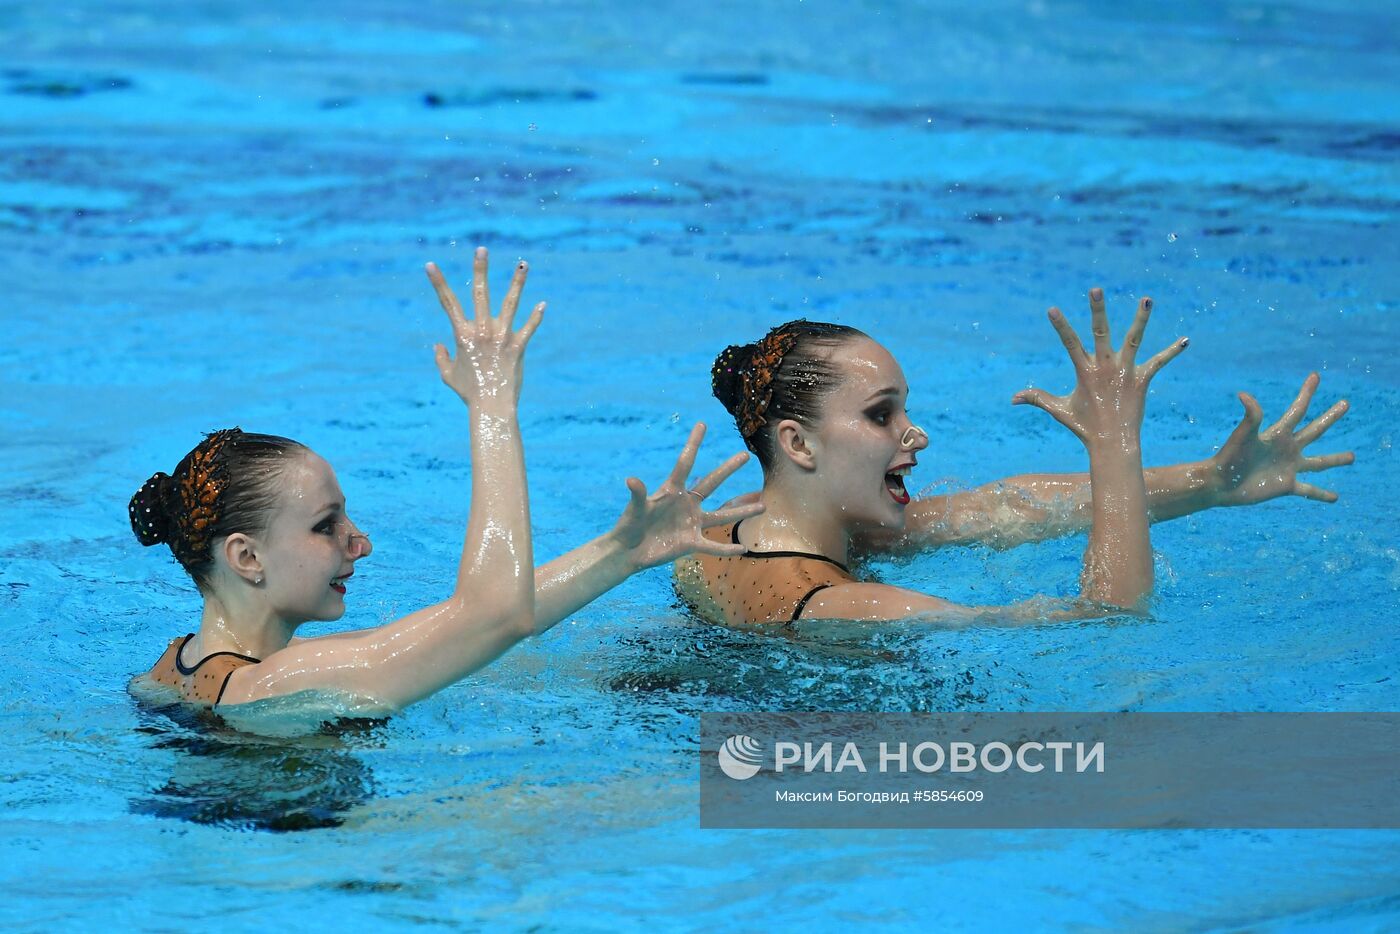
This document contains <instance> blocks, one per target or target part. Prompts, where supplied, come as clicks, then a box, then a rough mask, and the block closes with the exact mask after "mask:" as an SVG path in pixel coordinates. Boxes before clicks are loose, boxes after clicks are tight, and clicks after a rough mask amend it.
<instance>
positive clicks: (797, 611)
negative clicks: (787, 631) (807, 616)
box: [792, 584, 835, 623]
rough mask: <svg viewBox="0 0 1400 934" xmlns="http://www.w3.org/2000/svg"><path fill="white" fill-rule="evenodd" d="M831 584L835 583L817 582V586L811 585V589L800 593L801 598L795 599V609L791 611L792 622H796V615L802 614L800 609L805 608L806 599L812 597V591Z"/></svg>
mask: <svg viewBox="0 0 1400 934" xmlns="http://www.w3.org/2000/svg"><path fill="white" fill-rule="evenodd" d="M833 586H835V585H834V584H818V585H817V586H815V587H813V588H812V589H811V590H809V591H807V592H806V593H805V594H803V595H802V599H801V600H798V601H797V609H795V610H793V611H792V622H794V623H795V622H797V617H799V616H801V615H802V611H803V610H805V609H807V601H808V600H810V599H812V595H813V594H814V593H816V592H817V591H819V590H825V589H826V588H828V587H833Z"/></svg>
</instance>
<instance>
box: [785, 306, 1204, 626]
mask: <svg viewBox="0 0 1400 934" xmlns="http://www.w3.org/2000/svg"><path fill="white" fill-rule="evenodd" d="M1089 307H1090V310H1091V312H1092V315H1093V332H1094V352H1093V354H1092V355H1091V354H1089V353H1088V352H1087V351H1086V350H1085V349H1084V346H1083V344H1082V343H1080V340H1079V337H1078V336H1077V335H1076V334H1075V333H1074V329H1073V328H1072V327H1070V325H1069V322H1067V321H1066V320H1065V318H1064V315H1063V314H1061V313H1060V310H1059V309H1058V308H1052V309H1050V321H1051V323H1052V324H1053V325H1054V327H1055V330H1056V331H1057V332H1058V333H1059V335H1060V339H1061V341H1062V342H1063V343H1064V345H1065V350H1066V351H1067V352H1068V353H1069V357H1070V360H1071V361H1072V362H1073V364H1074V369H1075V374H1076V376H1077V381H1076V385H1075V388H1074V391H1073V392H1072V393H1070V394H1069V395H1068V396H1052V395H1049V394H1048V393H1046V392H1043V391H1041V390H1038V389H1030V390H1023V391H1021V392H1018V393H1017V394H1016V395H1015V396H1013V397H1012V402H1013V403H1016V404H1025V405H1034V406H1036V407H1038V408H1041V409H1044V410H1045V411H1046V412H1049V413H1050V415H1051V416H1053V417H1054V418H1055V420H1056V421H1058V422H1059V423H1060V424H1062V425H1064V426H1065V427H1066V428H1068V429H1070V431H1072V432H1074V434H1075V436H1076V437H1078V438H1079V439H1080V441H1082V442H1083V443H1084V446H1085V448H1086V449H1087V450H1088V453H1089V476H1090V484H1091V488H1092V494H1093V495H1092V500H1093V502H1092V507H1091V516H1092V518H1091V527H1090V530H1089V547H1088V548H1087V549H1086V551H1085V553H1084V566H1083V571H1082V573H1081V575H1080V595H1079V599H1078V601H1076V602H1075V603H1074V605H1072V606H1069V607H1063V608H1058V609H1055V608H1052V605H1053V604H1054V603H1055V602H1056V601H1047V600H1046V599H1045V598H1039V599H1037V600H1034V601H1030V602H1029V603H1027V604H1018V605H1016V606H1013V607H1001V608H995V607H964V606H958V605H955V604H951V603H949V602H948V601H944V600H940V599H938V598H935V597H928V596H925V595H922V594H914V593H912V592H910V591H904V590H900V589H899V588H894V587H887V586H885V585H881V584H844V585H838V586H836V587H830V588H827V589H826V590H823V591H820V592H819V593H818V594H817V595H816V596H815V597H814V598H813V600H812V601H811V603H809V604H808V610H807V611H805V612H804V614H803V615H804V616H807V617H813V618H815V617H818V616H831V617H847V616H851V617H855V618H864V619H890V618H902V617H908V616H912V615H925V616H929V617H931V618H937V619H938V620H939V621H943V622H948V621H957V620H963V621H966V620H969V619H973V618H988V619H1000V620H1001V621H1004V622H1012V623H1016V622H1027V621H1030V620H1031V619H1072V618H1084V617H1087V616H1097V615H1102V614H1103V613H1104V612H1105V610H1106V608H1113V607H1116V608H1121V609H1127V610H1134V611H1135V610H1139V609H1141V608H1142V606H1143V604H1144V603H1145V602H1146V599H1147V597H1148V596H1149V595H1150V594H1151V591H1152V546H1151V542H1150V540H1149V537H1148V519H1147V489H1146V485H1145V483H1144V481H1143V471H1142V445H1141V429H1142V415H1143V407H1144V404H1145V401H1146V394H1147V386H1148V384H1149V383H1150V382H1151V380H1152V377H1153V376H1154V375H1156V373H1157V371H1158V370H1160V369H1161V368H1162V367H1163V366H1165V365H1166V363H1167V362H1168V361H1169V360H1171V359H1172V358H1173V357H1175V356H1176V355H1177V354H1179V353H1180V352H1181V351H1182V350H1183V349H1185V347H1186V339H1185V338H1182V339H1181V340H1178V341H1176V342H1174V343H1173V344H1171V345H1170V346H1169V347H1167V348H1166V349H1165V350H1163V351H1161V352H1160V353H1158V354H1157V355H1156V356H1154V357H1153V358H1152V359H1150V360H1148V361H1147V362H1146V363H1144V364H1142V365H1138V364H1137V362H1136V358H1137V351H1138V347H1139V345H1140V344H1141V343H1142V335H1143V331H1144V330H1145V328H1146V326H1147V319H1148V316H1149V315H1150V313H1151V309H1152V301H1151V299H1147V298H1144V299H1143V300H1142V301H1141V302H1140V303H1139V304H1138V310H1137V316H1136V317H1135V318H1134V319H1133V323H1132V325H1131V326H1130V327H1129V329H1128V334H1127V337H1126V339H1125V340H1124V342H1123V346H1122V347H1121V348H1120V349H1119V350H1117V351H1115V350H1114V349H1113V345H1112V342H1111V340H1110V337H1109V328H1108V315H1107V312H1106V310H1105V308H1104V301H1103V291H1102V290H1101V289H1093V290H1092V291H1091V292H1090V293H1089Z"/></svg>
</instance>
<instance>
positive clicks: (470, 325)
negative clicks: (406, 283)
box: [426, 247, 544, 406]
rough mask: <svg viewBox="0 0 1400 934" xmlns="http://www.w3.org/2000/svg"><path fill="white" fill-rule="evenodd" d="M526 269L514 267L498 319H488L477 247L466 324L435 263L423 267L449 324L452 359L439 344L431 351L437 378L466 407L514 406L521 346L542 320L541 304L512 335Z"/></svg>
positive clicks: (488, 301) (521, 362)
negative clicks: (435, 360)
mask: <svg viewBox="0 0 1400 934" xmlns="http://www.w3.org/2000/svg"><path fill="white" fill-rule="evenodd" d="M528 268H529V267H528V266H527V265H526V264H525V263H524V262H521V263H519V264H517V266H516V267H515V275H514V276H512V277H511V281H510V288H509V290H507V292H506V297H505V299H504V300H503V301H502V302H501V314H500V315H499V316H498V317H496V316H492V314H491V297H490V292H489V291H488V289H487V283H486V248H485V247H477V249H476V255H475V257H474V259H473V262H472V312H473V314H472V319H471V320H470V321H469V320H467V318H466V316H465V315H464V314H463V312H462V306H461V303H459V302H458V301H457V296H456V295H455V294H454V293H453V291H452V289H451V288H450V287H449V286H448V284H447V280H446V279H444V278H443V275H442V271H441V270H440V269H438V267H437V265H436V264H435V263H428V264H427V266H426V270H427V273H428V280H429V281H430V282H432V284H433V289H434V290H435V291H436V292H437V297H438V301H439V302H440V303H441V304H442V310H443V311H445V312H446V313H447V317H448V320H449V321H451V322H452V334H453V345H454V347H455V349H456V356H455V357H454V356H452V354H451V353H449V352H448V349H447V348H446V347H444V346H443V345H442V344H434V345H433V353H434V356H435V357H436V359H437V368H438V374H439V375H441V376H442V381H443V382H444V383H446V384H447V385H448V386H449V387H451V388H452V390H453V391H454V392H456V393H457V395H459V396H461V398H462V400H463V401H464V402H466V403H467V404H468V405H470V406H477V405H485V404H489V403H491V402H494V401H500V402H507V403H510V404H512V405H513V404H514V403H515V402H516V401H517V400H518V399H519V398H520V385H521V379H522V371H523V366H524V357H525V345H526V344H528V343H529V341H530V337H531V336H532V335H533V334H534V333H535V329H536V328H538V327H539V326H540V320H541V318H542V317H543V315H544V302H540V303H539V304H538V305H536V306H535V309H534V311H533V312H532V313H531V314H530V317H529V318H528V319H527V320H526V322H525V324H524V326H523V327H521V329H520V330H519V331H514V330H512V328H513V326H514V323H515V312H516V309H517V308H518V307H519V305H520V292H521V290H522V289H524V288H525V276H526V274H527V272H528Z"/></svg>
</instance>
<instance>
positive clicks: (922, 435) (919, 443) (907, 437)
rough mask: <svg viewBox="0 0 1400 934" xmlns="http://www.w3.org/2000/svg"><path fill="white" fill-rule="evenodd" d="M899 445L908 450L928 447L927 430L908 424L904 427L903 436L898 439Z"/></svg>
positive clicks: (919, 449) (920, 449)
mask: <svg viewBox="0 0 1400 934" xmlns="http://www.w3.org/2000/svg"><path fill="white" fill-rule="evenodd" d="M899 446H900V447H902V448H908V449H909V450H910V451H922V450H923V449H924V448H926V447H928V432H926V431H924V430H923V429H922V428H920V427H919V426H918V425H910V426H909V427H908V428H906V429H904V436H903V437H902V438H900V439H899Z"/></svg>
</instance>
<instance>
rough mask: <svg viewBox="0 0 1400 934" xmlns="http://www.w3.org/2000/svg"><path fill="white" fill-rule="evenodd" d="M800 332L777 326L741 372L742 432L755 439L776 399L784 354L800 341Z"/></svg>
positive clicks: (740, 420) (739, 412) (740, 415)
mask: <svg viewBox="0 0 1400 934" xmlns="http://www.w3.org/2000/svg"><path fill="white" fill-rule="evenodd" d="M797 338H798V335H797V332H796V331H784V330H782V329H781V328H775V329H773V330H772V331H769V332H768V335H767V336H766V337H764V338H763V340H761V341H759V342H758V344H757V345H756V346H755V348H754V353H753V357H752V358H751V359H750V360H749V362H748V365H747V366H744V367H743V368H742V369H741V370H740V371H739V380H740V383H739V385H740V396H739V411H738V413H737V414H738V419H737V421H738V423H739V433H740V434H741V435H743V436H744V438H745V439H746V440H747V439H748V438H752V437H753V436H754V434H756V433H757V432H758V430H759V429H760V428H762V427H763V426H764V424H765V423H766V422H767V421H768V405H769V403H771V402H772V401H773V376H774V374H776V373H777V372H778V368H779V367H781V366H782V365H783V357H785V356H787V354H788V351H790V350H792V348H793V347H794V346H796V344H797Z"/></svg>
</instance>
